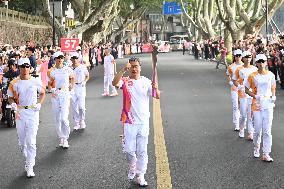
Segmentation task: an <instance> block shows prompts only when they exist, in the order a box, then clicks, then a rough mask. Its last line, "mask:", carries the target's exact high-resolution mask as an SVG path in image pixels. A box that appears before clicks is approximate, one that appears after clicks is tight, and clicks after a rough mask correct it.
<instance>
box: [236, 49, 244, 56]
mask: <svg viewBox="0 0 284 189" xmlns="http://www.w3.org/2000/svg"><path fill="white" fill-rule="evenodd" d="M237 54H240V55H242V54H243V52H242V50H240V49H237V50H235V51H234V56H236V55H237Z"/></svg>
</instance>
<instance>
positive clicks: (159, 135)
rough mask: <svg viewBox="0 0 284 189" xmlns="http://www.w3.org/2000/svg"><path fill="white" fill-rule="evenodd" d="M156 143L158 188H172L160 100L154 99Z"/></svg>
mask: <svg viewBox="0 0 284 189" xmlns="http://www.w3.org/2000/svg"><path fill="white" fill-rule="evenodd" d="M153 125H154V144H155V155H156V175H157V189H171V188H172V181H171V180H172V179H171V174H170V166H169V162H168V155H167V149H166V143H165V137H164V130H163V124H162V114H161V106H160V100H158V99H153Z"/></svg>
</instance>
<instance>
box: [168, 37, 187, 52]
mask: <svg viewBox="0 0 284 189" xmlns="http://www.w3.org/2000/svg"><path fill="white" fill-rule="evenodd" d="M188 41H189V37H188V35H173V36H171V37H170V46H171V49H172V50H173V51H181V50H182V45H183V43H184V42H188Z"/></svg>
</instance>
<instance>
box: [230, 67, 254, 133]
mask: <svg viewBox="0 0 284 189" xmlns="http://www.w3.org/2000/svg"><path fill="white" fill-rule="evenodd" d="M256 71H257V67H255V66H251V65H249V66H248V67H247V68H245V67H243V66H241V67H238V68H237V70H236V73H235V75H234V77H233V80H236V81H238V83H239V85H244V84H245V83H246V81H247V78H248V76H249V75H250V74H251V73H253V72H256ZM238 96H239V101H240V105H239V106H240V113H241V117H240V130H243V129H244V128H245V127H246V124H247V125H248V133H249V134H252V133H253V123H252V115H251V114H252V112H251V105H252V97H250V96H249V95H247V94H245V88H244V86H243V88H242V89H240V90H239V91H238Z"/></svg>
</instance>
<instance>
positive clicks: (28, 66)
mask: <svg viewBox="0 0 284 189" xmlns="http://www.w3.org/2000/svg"><path fill="white" fill-rule="evenodd" d="M20 68H30V65H27V64H23V65H21V66H20Z"/></svg>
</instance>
